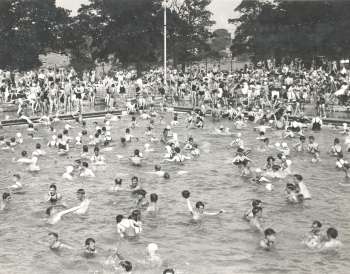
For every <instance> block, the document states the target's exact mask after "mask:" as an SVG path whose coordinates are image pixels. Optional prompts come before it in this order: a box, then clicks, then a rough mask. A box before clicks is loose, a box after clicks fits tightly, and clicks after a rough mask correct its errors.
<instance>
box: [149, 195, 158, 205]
mask: <svg viewBox="0 0 350 274" xmlns="http://www.w3.org/2000/svg"><path fill="white" fill-rule="evenodd" d="M150 200H151V202H152V203H156V202H157V201H158V195H157V194H156V193H152V194H151V195H150Z"/></svg>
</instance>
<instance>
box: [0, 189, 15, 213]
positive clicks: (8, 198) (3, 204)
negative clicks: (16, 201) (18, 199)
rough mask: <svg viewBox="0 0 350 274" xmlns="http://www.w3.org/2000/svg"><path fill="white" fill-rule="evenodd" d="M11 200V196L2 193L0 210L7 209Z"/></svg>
mask: <svg viewBox="0 0 350 274" xmlns="http://www.w3.org/2000/svg"><path fill="white" fill-rule="evenodd" d="M11 200H12V197H11V194H10V193H8V192H4V193H3V194H2V201H1V202H0V210H1V211H3V210H7V209H9V205H10V201H11Z"/></svg>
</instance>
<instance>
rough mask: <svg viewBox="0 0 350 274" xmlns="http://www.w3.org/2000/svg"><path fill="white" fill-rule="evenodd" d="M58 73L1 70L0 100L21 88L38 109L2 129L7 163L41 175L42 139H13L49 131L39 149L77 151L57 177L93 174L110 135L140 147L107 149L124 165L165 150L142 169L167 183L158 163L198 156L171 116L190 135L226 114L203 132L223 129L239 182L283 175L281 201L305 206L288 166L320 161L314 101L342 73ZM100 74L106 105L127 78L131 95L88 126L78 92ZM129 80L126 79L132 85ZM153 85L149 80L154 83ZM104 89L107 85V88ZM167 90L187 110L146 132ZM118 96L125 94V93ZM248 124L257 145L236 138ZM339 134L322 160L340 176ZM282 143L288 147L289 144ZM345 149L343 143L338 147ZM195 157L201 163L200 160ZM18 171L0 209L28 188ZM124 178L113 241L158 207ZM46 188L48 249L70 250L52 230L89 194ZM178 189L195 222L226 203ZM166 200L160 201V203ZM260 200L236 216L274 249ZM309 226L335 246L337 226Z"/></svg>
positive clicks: (324, 244)
mask: <svg viewBox="0 0 350 274" xmlns="http://www.w3.org/2000/svg"><path fill="white" fill-rule="evenodd" d="M67 73H68V71H66V73H64V72H62V74H60V73H58V72H57V73H55V72H54V71H52V70H49V71H48V72H47V73H44V72H41V73H38V74H36V73H32V72H31V73H27V74H25V75H22V76H21V77H19V78H17V79H16V77H14V78H13V77H12V74H8V73H1V74H0V75H1V77H0V78H1V79H2V80H1V83H2V87H1V91H2V93H1V94H2V96H3V97H2V100H4V101H8V100H11V99H13V98H14V97H13V96H16V97H17V98H19V97H21V96H20V95H23V94H24V95H25V96H24V97H23V98H22V99H21V98H19V99H18V100H22V103H23V102H25V101H26V102H28V103H29V105H30V106H31V108H32V109H31V110H32V111H33V113H35V112H36V111H37V110H38V109H40V111H41V112H42V113H44V114H45V116H43V117H42V119H41V120H39V124H34V123H31V120H30V118H28V128H27V129H26V132H25V133H23V132H20V131H18V132H17V134H16V135H15V136H8V135H7V134H6V131H5V132H3V135H2V136H0V145H1V150H2V153H15V154H16V155H19V154H20V156H19V157H16V158H14V159H13V163H17V164H18V165H24V166H26V167H27V171H28V172H31V173H39V174H40V162H42V161H45V157H46V154H47V152H46V151H45V150H44V149H43V147H44V146H45V145H46V144H44V143H40V142H38V143H37V144H36V146H35V148H34V150H33V151H32V152H31V153H29V152H28V151H26V150H22V151H21V146H22V145H23V144H25V143H26V142H27V141H28V139H33V138H38V140H40V138H43V136H44V135H45V134H49V135H51V136H50V140H49V141H48V143H47V149H48V150H50V151H51V153H52V151H54V152H56V153H57V157H55V158H59V157H68V156H69V155H70V154H71V146H74V148H75V150H76V149H77V148H78V150H80V151H81V153H80V157H79V159H76V160H74V161H73V162H72V163H71V165H69V166H67V167H65V169H66V171H65V173H63V174H62V179H63V180H68V181H74V180H76V179H77V177H80V178H83V179H85V178H91V177H95V176H97V175H96V174H95V172H94V168H96V167H98V166H108V165H109V161H110V160H111V159H107V158H106V157H105V156H104V155H103V153H104V152H107V151H113V149H115V146H112V145H113V144H115V143H119V142H120V144H121V145H122V146H129V147H132V146H134V144H135V143H137V144H138V145H140V144H142V145H143V147H144V150H143V151H140V150H139V149H134V153H133V155H131V156H129V157H128V156H125V155H119V154H116V153H118V152H117V151H115V154H113V155H114V156H113V157H114V158H117V159H119V160H120V161H122V162H123V161H124V162H129V163H130V165H131V167H132V168H133V169H137V168H138V167H139V166H142V165H143V164H144V162H145V161H148V159H147V157H145V154H148V153H152V152H153V151H154V148H152V147H153V146H154V147H157V149H164V151H166V154H165V155H164V159H162V160H160V161H159V162H156V163H153V164H154V165H155V167H154V171H152V172H151V173H152V174H155V175H157V176H159V177H163V178H164V179H166V180H171V173H172V169H171V165H170V166H167V167H168V170H167V171H163V165H164V164H165V163H173V164H178V165H184V164H186V162H187V161H193V160H198V159H200V157H201V144H200V143H198V142H197V140H196V139H195V137H194V136H187V139H186V140H185V141H184V142H182V141H181V138H180V136H179V133H177V132H176V128H177V127H178V126H179V125H180V123H181V125H182V126H185V127H186V128H188V129H193V130H194V131H193V132H196V131H202V130H205V128H206V123H207V122H208V120H214V121H216V122H220V121H222V120H223V119H227V120H230V121H231V127H230V128H228V127H224V126H219V127H218V128H216V129H215V131H214V132H212V134H214V135H216V136H218V137H219V138H220V137H222V136H232V140H231V142H230V143H229V144H227V145H228V146H229V147H230V148H232V149H234V151H235V152H234V157H233V159H232V165H233V167H234V168H237V169H238V170H239V173H240V176H241V177H242V178H243V179H244V180H246V181H248V182H249V183H251V184H256V185H258V186H262V187H264V188H265V189H266V191H272V190H273V189H274V185H275V184H276V182H277V181H278V182H285V184H286V187H285V193H284V195H285V197H286V201H287V202H288V203H291V204H299V203H304V202H305V201H306V200H310V199H311V198H312V196H311V194H310V192H309V190H308V187H307V186H306V185H307V182H306V183H305V182H304V180H303V176H302V175H301V174H298V173H294V172H293V167H292V159H293V156H295V155H299V156H302V157H310V161H311V162H312V163H317V162H319V161H321V156H320V152H321V150H323V151H324V150H326V149H325V148H322V149H321V148H320V147H319V145H318V143H317V140H316V138H315V136H314V134H313V133H312V132H313V131H320V130H321V129H322V127H323V123H322V117H323V116H325V109H324V104H325V103H324V101H322V98H323V100H325V98H326V96H327V94H328V93H332V92H333V91H335V90H337V88H339V86H338V83H337V81H339V83H342V82H341V81H345V76H344V75H343V74H342V73H338V74H337V76H336V77H338V78H336V77H335V76H333V75H327V74H326V73H325V72H324V71H323V70H314V71H298V72H296V71H293V70H292V69H291V68H289V67H287V66H285V67H281V68H279V69H275V70H267V69H264V68H260V67H257V68H249V67H246V68H245V69H242V70H240V71H237V72H235V73H233V74H229V73H227V72H222V71H218V70H213V71H210V72H209V73H205V72H204V71H203V70H200V69H196V70H193V71H191V72H188V73H178V72H176V71H171V72H170V77H169V84H168V85H167V86H164V85H162V84H161V83H162V78H161V77H162V76H161V72H160V71H150V72H149V73H148V74H145V76H144V78H143V79H133V77H132V76H131V75H130V77H126V76H125V74H118V76H116V75H114V76H113V77H106V78H105V79H103V80H96V79H95V74H94V73H93V72H92V73H88V74H84V76H83V79H82V80H79V81H78V80H77V76H76V74H75V73H74V71H73V70H71V71H70V72H69V73H68V74H67ZM342 77H344V78H342ZM106 79H109V80H106ZM335 79H337V81H336V80H335ZM134 80H135V81H134ZM104 81H105V82H106V83H107V82H110V83H113V84H107V85H106V86H108V88H107V89H109V90H110V92H106V102H107V103H108V105H109V106H115V105H114V103H111V100H113V99H114V95H115V93H118V96H123V92H124V91H125V90H124V91H123V87H126V86H131V85H133V87H135V94H136V96H138V97H137V98H134V99H133V100H131V101H130V102H127V104H126V106H127V110H126V111H124V112H123V116H112V115H110V114H108V115H106V117H105V119H104V121H103V122H102V123H101V122H94V128H93V129H91V127H88V126H87V121H86V120H84V119H83V118H82V115H81V113H80V112H81V106H82V100H83V96H82V94H85V96H88V98H89V100H91V102H93V100H94V99H93V98H95V94H96V86H94V85H95V83H99V84H101V83H104ZM132 82H135V83H133V84H131V83H132ZM152 83H155V86H153V85H152ZM344 83H345V82H344ZM333 85H334V86H333ZM113 88H115V89H116V91H115V92H114V91H113ZM153 88H154V90H155V91H154V94H153V93H152V92H150V93H149V92H148V90H151V89H153ZM13 89H14V90H16V92H15V93H13V92H12V91H13ZM3 90H4V91H3ZM11 90H12V91H11ZM111 90H112V91H111ZM87 91H88V92H87ZM90 91H91V92H90ZM125 92H126V91H125ZM44 94H46V95H44ZM144 94H146V95H147V94H148V95H150V94H152V96H154V95H157V94H158V95H160V96H161V97H162V100H161V101H160V105H159V107H160V108H159V109H156V108H155V105H154V101H153V99H154V98H153V99H152V100H150V101H147V100H146V99H148V97H152V96H148V97H147V96H143V95H144ZM51 95H52V96H51ZM169 96H170V97H172V98H171V100H170V101H172V100H174V101H178V102H180V101H181V100H183V99H184V98H186V97H188V98H189V100H190V102H191V103H192V109H193V110H190V111H188V113H187V116H186V117H185V118H184V119H179V116H180V115H182V114H178V113H174V114H173V117H172V120H171V122H170V123H169V124H168V125H166V126H165V127H164V129H163V130H162V134H161V135H160V136H158V135H157V134H156V133H155V132H154V130H155V129H161V127H163V125H164V117H163V115H164V112H165V111H168V112H171V111H172V106H171V105H170V103H169V100H168V99H167V97H169ZM139 97H141V98H144V99H145V101H144V102H143V103H142V100H140V98H139ZM61 98H62V99H61ZM124 99H125V100H127V98H126V97H125V98H124ZM41 100H43V101H41ZM310 100H312V101H313V102H315V103H316V104H318V105H317V107H318V113H317V115H316V117H314V118H313V119H309V118H307V117H305V116H304V113H303V109H304V105H305V104H306V102H308V101H310ZM67 105H72V106H73V107H76V110H77V111H78V115H77V118H76V121H74V122H72V123H65V122H63V121H60V119H59V117H58V116H54V115H53V116H50V117H47V116H46V115H47V114H50V113H51V114H52V113H54V112H55V111H58V110H60V109H65V110H67V108H66V107H67ZM21 108H22V110H20V111H19V114H20V115H22V116H23V115H24V114H23V113H22V112H23V105H22V106H21ZM79 113H80V114H79ZM124 115H131V117H132V118H131V121H130V125H129V126H128V127H127V128H125V134H124V136H123V137H122V138H121V139H120V140H115V139H113V136H115V132H116V131H117V130H120V128H118V126H117V127H116V126H115V125H116V124H118V122H119V121H120V120H122V119H125V117H129V116H124ZM126 119H128V118H126ZM140 127H142V128H144V129H145V133H144V135H143V136H140V135H138V136H136V135H134V133H133V131H134V129H135V128H140ZM250 127H253V128H254V130H255V132H256V140H257V141H258V143H259V145H258V146H257V147H255V148H254V149H252V148H250V144H247V140H246V138H245V137H244V136H242V132H244V130H245V129H246V128H250ZM72 128H75V130H77V131H78V132H79V133H78V135H77V136H72V134H71V132H72V130H71V129H72ZM275 130H280V131H281V137H280V138H279V139H278V140H276V141H277V142H276V143H275V144H272V142H271V138H270V137H268V136H269V131H275ZM336 130H338V129H336ZM338 131H339V135H341V134H344V135H345V136H346V137H345V142H344V145H342V144H341V142H340V139H339V138H336V139H335V140H334V143H333V144H330V149H329V155H328V156H326V155H325V154H323V155H324V156H322V157H335V158H336V166H337V168H338V169H339V170H341V171H343V172H345V175H346V176H348V169H349V168H350V164H349V163H348V162H347V161H346V160H345V159H344V155H343V152H344V151H348V150H349V149H350V131H349V129H348V128H347V125H346V124H344V127H343V128H342V129H340V130H338ZM294 140H296V141H297V142H295V141H294ZM291 142H293V143H294V144H293V145H291V144H290V143H291ZM288 143H289V144H288ZM344 146H345V149H343V147H344ZM255 154H263V155H265V156H266V157H267V158H266V163H265V165H262V166H259V167H256V168H255V170H253V169H252V168H251V166H250V165H251V163H252V160H251V159H252V157H254V155H255ZM307 155H310V156H307ZM199 163H200V162H199ZM203 164H204V165H205V163H203ZM179 172H181V171H179ZM21 178H22V176H21V174H19V173H18V172H15V173H14V175H13V179H14V182H13V184H12V185H9V186H8V190H7V191H6V192H4V193H3V195H2V201H1V207H0V209H1V210H2V211H6V210H8V211H9V212H10V210H11V199H12V198H15V199H24V197H25V195H24V196H21V198H20V197H18V196H17V195H16V194H18V193H20V192H22V191H23V190H25V189H26V187H27V186H26V183H25V182H24V181H23V180H22V179H21ZM289 178H291V180H289ZM130 180H131V183H130V185H125V182H124V180H123V179H122V178H119V177H118V178H115V181H114V183H113V185H112V186H111V188H110V189H109V191H110V192H112V193H115V194H116V195H117V194H118V193H120V192H122V191H129V192H131V197H132V198H131V199H134V200H135V206H134V209H133V210H132V212H130V215H128V216H125V215H123V214H118V215H117V216H116V217H115V220H116V229H117V232H118V234H119V236H120V239H121V240H128V239H130V238H135V237H136V238H137V236H138V235H139V234H140V233H143V228H144V227H143V226H144V224H143V223H142V220H141V216H142V215H143V214H149V213H151V214H155V215H156V214H157V212H158V210H159V206H158V194H157V193H151V194H150V195H149V199H148V198H147V191H146V190H145V189H144V188H143V187H142V184H141V182H140V180H139V178H138V177H137V176H132V177H131V178H130ZM48 189H49V192H48V195H47V200H46V202H47V208H46V210H45V212H46V214H47V223H48V224H49V225H51V226H52V227H51V228H52V232H50V233H49V235H48V237H49V247H50V249H52V250H59V249H74V247H73V246H71V245H69V244H66V243H64V242H63V241H61V240H60V238H59V234H58V233H57V232H55V231H54V230H55V226H54V225H55V224H57V223H58V222H62V221H64V218H63V217H64V216H66V215H69V214H78V215H85V214H87V212H88V209H89V207H90V204H93V201H91V200H90V199H89V198H88V193H86V191H85V189H83V188H80V189H78V190H77V191H76V194H77V199H78V201H79V204H78V205H77V206H74V207H71V208H68V207H67V206H66V205H65V203H64V202H63V201H64V199H63V195H61V193H60V192H59V189H58V186H57V185H55V184H51V185H49V186H48ZM181 194H182V196H183V198H184V199H185V201H186V204H187V207H188V211H189V212H190V214H191V217H192V219H193V221H195V222H199V221H200V220H201V219H203V218H209V217H210V216H219V215H222V214H227V213H226V211H225V210H219V211H216V212H209V211H207V210H206V209H205V204H204V202H202V201H198V202H196V203H195V204H193V203H192V201H191V193H190V191H188V190H184V191H182V193H181ZM165 203H166V201H164V204H165ZM263 205H264V203H263V202H262V201H261V200H259V199H253V200H252V203H251V208H250V209H249V210H248V211H247V212H245V213H243V212H242V215H243V218H244V219H245V220H247V221H248V222H249V224H250V226H251V227H252V232H254V231H257V232H259V233H262V238H261V241H260V243H259V245H260V247H261V249H262V250H272V249H275V248H278V247H275V240H276V236H277V233H276V230H275V229H274V228H273V227H263V225H262V223H261V221H260V218H261V216H262V213H263ZM310 223H311V224H312V226H311V231H310V232H309V234H308V235H307V236H306V237H305V239H304V241H303V243H304V244H305V245H306V246H307V247H309V248H311V249H316V250H320V251H329V250H338V249H339V248H340V247H341V246H342V243H341V242H340V241H339V240H338V231H337V229H335V228H334V227H329V228H328V229H327V230H326V231H322V224H321V222H320V221H318V220H311V221H310ZM96 246H98V243H96V241H95V239H94V238H87V239H86V240H85V249H84V251H83V252H84V254H85V256H86V257H87V258H89V257H94V256H98V254H97V247H96ZM146 250H147V258H146V260H145V262H143V263H144V264H146V265H148V266H150V267H153V268H156V269H161V268H162V267H163V268H164V265H163V261H162V258H161V256H160V255H159V254H158V253H157V251H158V245H157V244H156V243H150V244H149V245H148V246H147V248H146ZM137 264H138V263H137ZM134 265H135V263H134V262H133V260H132V258H124V256H122V254H121V251H120V250H118V249H117V250H115V252H114V253H113V254H110V256H108V258H107V259H106V267H111V268H113V269H115V270H117V271H121V272H122V273H131V272H132V271H133V269H134ZM162 271H163V274H174V273H176V271H175V270H174V269H173V268H166V269H164V270H162Z"/></svg>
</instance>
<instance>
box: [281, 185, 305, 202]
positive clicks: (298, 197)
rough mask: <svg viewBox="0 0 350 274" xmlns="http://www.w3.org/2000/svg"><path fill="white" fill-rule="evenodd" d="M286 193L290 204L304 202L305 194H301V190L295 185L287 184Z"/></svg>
mask: <svg viewBox="0 0 350 274" xmlns="http://www.w3.org/2000/svg"><path fill="white" fill-rule="evenodd" d="M285 193H286V196H287V197H286V198H287V201H288V202H289V203H293V204H296V203H301V202H303V201H304V196H303V194H301V193H300V192H299V188H298V187H297V186H296V185H295V184H293V183H287V185H286V190H285Z"/></svg>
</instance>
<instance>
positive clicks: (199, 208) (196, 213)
mask: <svg viewBox="0 0 350 274" xmlns="http://www.w3.org/2000/svg"><path fill="white" fill-rule="evenodd" d="M182 196H183V197H184V198H185V199H186V202H187V207H188V210H189V211H190V213H191V215H192V218H193V220H196V221H197V220H200V219H202V217H203V216H217V215H220V214H221V213H224V211H223V210H222V209H221V210H220V211H218V212H207V211H205V210H204V203H203V202H201V201H199V202H197V203H196V206H195V208H193V206H192V204H191V200H190V192H189V191H188V190H184V191H183V192H182Z"/></svg>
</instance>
